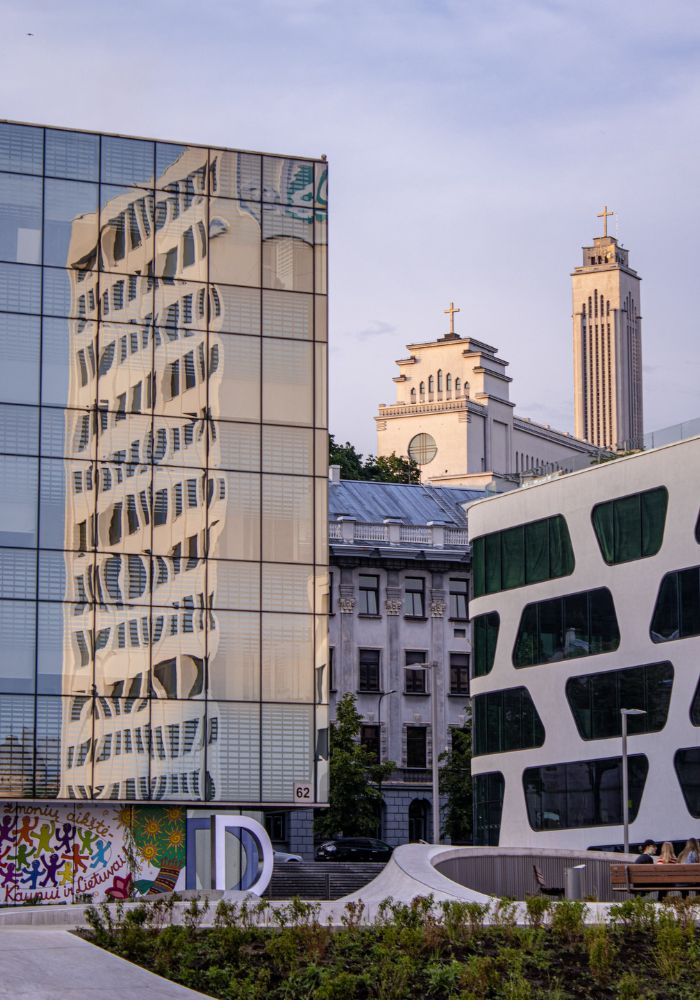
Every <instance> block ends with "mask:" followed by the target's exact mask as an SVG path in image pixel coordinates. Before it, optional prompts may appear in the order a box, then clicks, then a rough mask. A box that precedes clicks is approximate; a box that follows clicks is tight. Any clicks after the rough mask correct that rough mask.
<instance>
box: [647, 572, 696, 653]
mask: <svg viewBox="0 0 700 1000" xmlns="http://www.w3.org/2000/svg"><path fill="white" fill-rule="evenodd" d="M649 631H650V635H651V641H652V642H670V641H671V640H672V639H687V638H689V637H690V636H693V635H700V566H690V567H689V568H688V569H680V570H676V571H675V572H674V573H667V574H666V576H665V577H664V578H663V580H662V581H661V586H660V587H659V595H658V597H657V598H656V605H655V607H654V614H653V615H652V619H651V628H650V630H649Z"/></svg>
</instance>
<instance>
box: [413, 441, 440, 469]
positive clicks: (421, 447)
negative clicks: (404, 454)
mask: <svg viewBox="0 0 700 1000" xmlns="http://www.w3.org/2000/svg"><path fill="white" fill-rule="evenodd" d="M436 455H437V445H436V444H435V438H434V437H432V435H430V434H416V436H415V437H414V438H411V441H410V443H409V445H408V457H409V458H412V459H413V461H414V462H415V463H416V464H417V465H427V464H428V462H432V460H433V459H434V458H435V456H436Z"/></svg>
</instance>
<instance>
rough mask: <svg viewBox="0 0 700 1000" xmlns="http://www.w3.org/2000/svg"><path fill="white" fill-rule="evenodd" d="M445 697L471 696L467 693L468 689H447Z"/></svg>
mask: <svg viewBox="0 0 700 1000" xmlns="http://www.w3.org/2000/svg"><path fill="white" fill-rule="evenodd" d="M447 697H448V698H471V695H470V694H469V692H468V691H448V692H447Z"/></svg>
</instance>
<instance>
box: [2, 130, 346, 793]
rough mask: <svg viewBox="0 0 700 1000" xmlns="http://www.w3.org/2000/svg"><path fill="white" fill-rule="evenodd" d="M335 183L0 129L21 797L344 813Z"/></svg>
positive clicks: (315, 174)
mask: <svg viewBox="0 0 700 1000" xmlns="http://www.w3.org/2000/svg"><path fill="white" fill-rule="evenodd" d="M326 184H327V175H326V164H325V162H323V161H313V160H291V159H285V158H282V157H275V156H262V155H258V154H252V153H244V152H237V151H233V150H225V149H208V148H203V147H194V146H182V145H174V144H170V143H162V142H153V141H146V140H141V139H129V138H122V137H116V136H108V135H102V136H100V135H95V134H87V133H78V132H70V131H62V130H55V129H48V128H47V129H44V128H39V127H31V126H24V125H14V124H9V123H0V350H1V351H2V358H3V364H2V366H0V515H1V516H0V621H1V622H2V629H3V632H2V634H3V639H4V649H3V652H2V654H1V655H0V755H2V761H3V765H2V766H3V788H4V795H5V796H6V797H7V798H24V797H26V798H60V799H73V798H79V799H116V800H126V801H130V800H141V799H152V800H161V801H182V800H186V801H198V800H211V801H219V802H225V803H231V804H248V803H252V804H257V803H261V802H262V803H266V802H269V803H280V804H285V803H291V802H292V801H293V787H294V784H295V783H301V782H304V783H310V784H311V785H312V786H313V787H314V788H315V790H316V791H315V795H316V800H317V801H324V800H325V799H326V797H327V788H326V784H327V781H326V760H325V758H326V756H327V751H326V749H325V748H326V747H327V739H326V730H327V725H328V722H327V702H328V695H327V690H328V670H327V663H328V651H327V629H326V618H325V615H326V612H327V532H326V517H327V514H326V507H327V503H326V489H327V443H326V442H327V418H326V368H327V364H326V339H327V336H326V330H327V320H326V316H327V308H326V294H327V278H326V273H327V203H326V189H327V188H326Z"/></svg>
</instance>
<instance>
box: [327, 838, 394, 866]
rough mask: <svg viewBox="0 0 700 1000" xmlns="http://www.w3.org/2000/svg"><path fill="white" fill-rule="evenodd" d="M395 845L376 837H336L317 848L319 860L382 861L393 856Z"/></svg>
mask: <svg viewBox="0 0 700 1000" xmlns="http://www.w3.org/2000/svg"><path fill="white" fill-rule="evenodd" d="M393 850H394V848H393V847H389V845H388V844H385V843H384V841H383V840H375V839H374V837H336V838H335V839H334V840H326V841H324V842H323V843H322V844H321V845H320V847H318V848H316V860H317V861H380V862H386V861H388V860H389V858H390V857H391V854H392V851H393Z"/></svg>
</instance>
